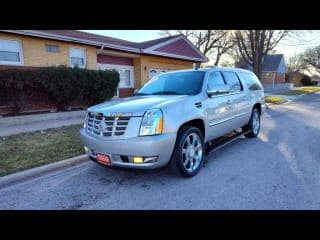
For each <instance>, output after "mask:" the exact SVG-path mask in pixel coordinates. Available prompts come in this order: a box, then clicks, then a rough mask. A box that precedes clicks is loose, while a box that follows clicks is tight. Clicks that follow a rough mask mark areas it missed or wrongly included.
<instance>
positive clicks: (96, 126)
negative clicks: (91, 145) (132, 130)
mask: <svg viewBox="0 0 320 240" xmlns="http://www.w3.org/2000/svg"><path fill="white" fill-rule="evenodd" d="M129 121H130V117H127V116H126V117H125V116H123V117H110V116H103V114H102V113H88V116H87V131H88V132H90V133H93V134H95V135H99V136H103V137H112V136H122V135H124V134H125V132H126V129H127V126H128V124H129Z"/></svg>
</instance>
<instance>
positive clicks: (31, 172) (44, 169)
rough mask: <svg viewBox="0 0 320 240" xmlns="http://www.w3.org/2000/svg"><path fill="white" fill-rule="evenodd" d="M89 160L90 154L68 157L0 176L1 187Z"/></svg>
mask: <svg viewBox="0 0 320 240" xmlns="http://www.w3.org/2000/svg"><path fill="white" fill-rule="evenodd" d="M87 160H89V158H88V155H87V154H83V155H80V156H76V157H72V158H68V159H65V160H62V161H58V162H54V163H50V164H47V165H44V166H40V167H35V168H31V169H28V170H24V171H22V172H18V173H13V174H10V175H7V176H4V177H0V188H2V187H4V186H8V185H11V184H14V183H18V182H21V181H24V180H27V179H30V178H34V177H36V176H40V175H42V174H45V173H48V172H52V171H55V170H58V169H61V168H64V167H71V166H74V165H76V164H79V163H82V162H85V161H87Z"/></svg>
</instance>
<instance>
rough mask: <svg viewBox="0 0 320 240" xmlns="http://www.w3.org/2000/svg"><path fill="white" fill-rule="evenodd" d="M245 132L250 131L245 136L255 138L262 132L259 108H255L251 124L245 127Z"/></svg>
mask: <svg viewBox="0 0 320 240" xmlns="http://www.w3.org/2000/svg"><path fill="white" fill-rule="evenodd" d="M245 130H250V132H249V133H247V134H246V135H245V136H246V137H250V138H254V137H257V136H258V135H259V131H260V111H259V109H258V108H254V109H253V110H252V113H251V118H250V122H249V124H248V125H247V126H246V127H245Z"/></svg>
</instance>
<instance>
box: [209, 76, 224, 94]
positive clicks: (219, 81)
mask: <svg viewBox="0 0 320 240" xmlns="http://www.w3.org/2000/svg"><path fill="white" fill-rule="evenodd" d="M225 84H226V83H225V82H224V80H223V77H222V75H221V73H220V72H212V73H210V75H209V78H208V89H209V90H210V89H213V88H214V87H215V86H219V85H225Z"/></svg>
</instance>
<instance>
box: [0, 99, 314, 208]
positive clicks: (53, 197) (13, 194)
mask: <svg viewBox="0 0 320 240" xmlns="http://www.w3.org/2000/svg"><path fill="white" fill-rule="evenodd" d="M0 209H69V210H70V209H187V210H188V209H320V93H316V94H309V95H306V96H304V97H302V98H300V99H298V100H296V101H294V102H291V103H288V104H282V105H274V106H271V107H269V109H268V110H267V111H266V113H265V114H264V116H263V118H262V127H261V132H260V134H259V137H258V138H255V139H247V138H241V139H239V140H237V141H235V142H233V143H231V144H229V145H228V146H226V147H224V148H222V149H220V150H218V151H216V152H214V153H211V154H209V155H208V156H207V157H206V160H205V164H204V166H203V168H202V169H201V171H200V172H199V174H198V175H196V176H195V177H193V178H180V177H176V176H174V175H172V174H171V173H170V171H169V170H168V169H164V170H159V171H155V172H144V171H137V170H124V169H108V168H104V167H102V166H99V165H97V164H95V163H93V162H91V161H88V162H85V163H82V164H80V165H77V166H73V167H70V168H66V169H62V170H59V171H55V172H51V173H48V174H45V175H43V176H40V177H37V178H34V179H30V180H27V181H24V182H21V183H17V184H14V185H11V186H7V187H4V188H2V189H0Z"/></svg>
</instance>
